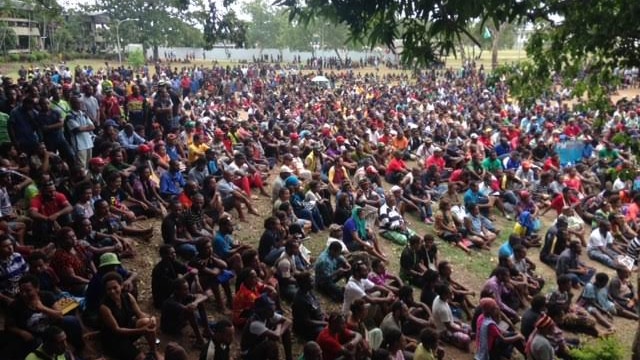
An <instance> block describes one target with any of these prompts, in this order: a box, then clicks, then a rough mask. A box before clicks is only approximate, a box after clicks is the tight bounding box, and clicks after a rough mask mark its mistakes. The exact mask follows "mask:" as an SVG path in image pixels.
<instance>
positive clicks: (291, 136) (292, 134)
mask: <svg viewBox="0 0 640 360" xmlns="http://www.w3.org/2000/svg"><path fill="white" fill-rule="evenodd" d="M289 139H291V140H298V139H300V135H298V133H291V134H290V135H289Z"/></svg>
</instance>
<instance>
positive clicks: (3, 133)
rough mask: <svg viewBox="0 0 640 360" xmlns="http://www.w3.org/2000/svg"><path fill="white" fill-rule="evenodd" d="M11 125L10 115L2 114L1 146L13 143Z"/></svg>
mask: <svg viewBox="0 0 640 360" xmlns="http://www.w3.org/2000/svg"><path fill="white" fill-rule="evenodd" d="M8 123H9V115H7V114H5V113H3V112H0V144H4V143H8V142H11V138H10V137H9V130H8V129H7V124H8Z"/></svg>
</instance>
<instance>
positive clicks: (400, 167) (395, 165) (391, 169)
mask: <svg viewBox="0 0 640 360" xmlns="http://www.w3.org/2000/svg"><path fill="white" fill-rule="evenodd" d="M406 169H407V166H406V165H405V164H404V161H403V160H401V159H396V158H395V157H394V158H393V159H391V161H389V165H387V176H390V175H392V174H395V173H397V172H401V171H404V170H406Z"/></svg>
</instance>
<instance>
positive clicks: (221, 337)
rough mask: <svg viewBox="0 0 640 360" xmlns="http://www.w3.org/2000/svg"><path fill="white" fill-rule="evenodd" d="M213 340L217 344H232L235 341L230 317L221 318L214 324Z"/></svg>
mask: <svg viewBox="0 0 640 360" xmlns="http://www.w3.org/2000/svg"><path fill="white" fill-rule="evenodd" d="M212 330H213V341H214V342H215V343H217V344H224V345H231V343H233V336H234V330H233V324H232V323H231V321H229V320H228V319H224V318H223V319H220V320H218V321H217V322H216V323H215V325H213V329H212Z"/></svg>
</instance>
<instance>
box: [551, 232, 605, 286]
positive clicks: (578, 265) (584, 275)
mask: <svg viewBox="0 0 640 360" xmlns="http://www.w3.org/2000/svg"><path fill="white" fill-rule="evenodd" d="M580 254H582V246H581V245H580V242H579V241H577V240H573V241H571V243H569V247H567V248H566V249H564V251H562V253H560V256H558V259H557V262H556V276H560V275H564V274H567V275H569V276H570V277H571V283H572V284H573V287H574V288H577V287H578V285H584V284H586V283H588V282H589V281H591V278H592V277H593V275H594V274H595V273H596V270H595V269H594V268H592V267H589V266H586V265H585V264H584V263H583V262H582V261H581V260H580Z"/></svg>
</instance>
